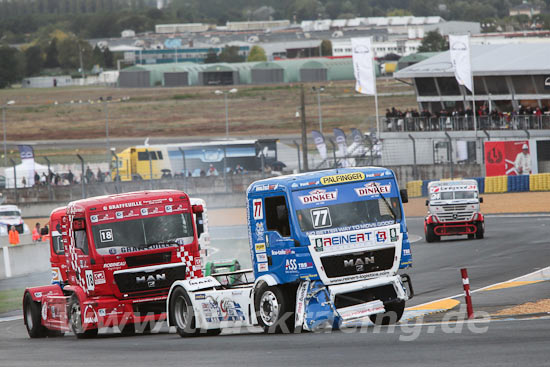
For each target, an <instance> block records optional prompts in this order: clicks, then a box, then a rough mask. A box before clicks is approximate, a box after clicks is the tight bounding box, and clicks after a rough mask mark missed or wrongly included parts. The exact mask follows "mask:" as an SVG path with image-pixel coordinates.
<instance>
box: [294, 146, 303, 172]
mask: <svg viewBox="0 0 550 367" xmlns="http://www.w3.org/2000/svg"><path fill="white" fill-rule="evenodd" d="M292 142H293V143H294V145H295V146H296V152H297V153H298V172H302V161H301V158H300V144H298V143H296V140H293V141H292Z"/></svg>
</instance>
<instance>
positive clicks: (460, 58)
mask: <svg viewBox="0 0 550 367" xmlns="http://www.w3.org/2000/svg"><path fill="white" fill-rule="evenodd" d="M449 49H450V52H451V63H452V64H453V69H454V72H455V78H456V81H457V82H458V84H460V85H464V86H465V87H466V88H468V89H469V90H470V92H473V89H474V88H473V76H472V65H471V63H470V36H468V35H465V36H455V35H451V34H450V35H449Z"/></svg>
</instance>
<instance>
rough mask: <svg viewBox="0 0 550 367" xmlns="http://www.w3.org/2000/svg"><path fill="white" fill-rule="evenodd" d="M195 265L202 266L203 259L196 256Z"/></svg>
mask: <svg viewBox="0 0 550 367" xmlns="http://www.w3.org/2000/svg"><path fill="white" fill-rule="evenodd" d="M195 266H202V261H201V258H200V257H196V258H195Z"/></svg>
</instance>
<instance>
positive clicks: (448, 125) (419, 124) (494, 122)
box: [382, 115, 550, 132]
mask: <svg viewBox="0 0 550 367" xmlns="http://www.w3.org/2000/svg"><path fill="white" fill-rule="evenodd" d="M383 121H384V124H383V125H382V127H383V131H387V132H393V131H444V130H456V131H459V130H474V118H473V117H469V116H446V117H385V118H384V120H383ZM477 129H478V130H526V129H534V130H541V129H550V115H542V116H536V115H514V116H512V115H510V116H492V115H483V116H478V117H477Z"/></svg>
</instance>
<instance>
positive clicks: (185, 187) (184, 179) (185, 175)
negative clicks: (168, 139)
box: [178, 148, 187, 193]
mask: <svg viewBox="0 0 550 367" xmlns="http://www.w3.org/2000/svg"><path fill="white" fill-rule="evenodd" d="M178 150H179V151H180V153H181V159H183V191H184V192H186V193H187V165H186V163H185V151H184V150H183V149H181V148H178Z"/></svg>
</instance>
